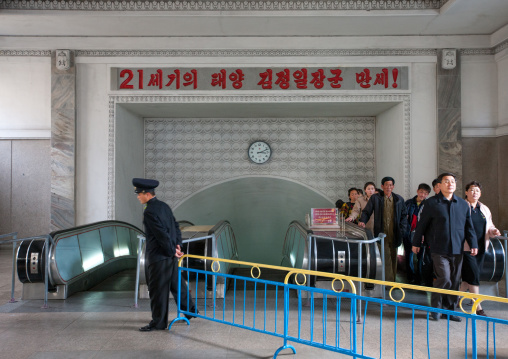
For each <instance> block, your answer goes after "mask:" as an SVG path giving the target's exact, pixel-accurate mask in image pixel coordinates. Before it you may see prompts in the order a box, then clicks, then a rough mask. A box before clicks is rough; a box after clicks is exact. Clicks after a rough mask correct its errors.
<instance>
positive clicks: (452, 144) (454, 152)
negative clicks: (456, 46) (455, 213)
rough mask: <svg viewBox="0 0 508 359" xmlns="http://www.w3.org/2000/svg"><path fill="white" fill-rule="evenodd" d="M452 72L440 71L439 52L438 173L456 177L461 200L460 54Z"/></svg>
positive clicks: (447, 70) (440, 57) (441, 69)
mask: <svg viewBox="0 0 508 359" xmlns="http://www.w3.org/2000/svg"><path fill="white" fill-rule="evenodd" d="M456 62H457V65H456V67H455V68H453V69H443V68H442V66H441V63H442V52H441V51H438V61H437V127H438V174H439V173H443V172H452V173H453V174H455V175H456V176H457V191H456V192H455V194H457V195H459V196H461V197H462V195H461V193H462V192H463V191H462V187H463V186H462V128H461V94H460V83H461V82H460V55H459V53H458V52H457V61H456Z"/></svg>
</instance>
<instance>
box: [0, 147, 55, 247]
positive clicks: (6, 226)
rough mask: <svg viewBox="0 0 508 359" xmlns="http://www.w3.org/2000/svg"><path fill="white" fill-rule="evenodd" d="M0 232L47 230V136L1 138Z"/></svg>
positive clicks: (20, 234)
mask: <svg viewBox="0 0 508 359" xmlns="http://www.w3.org/2000/svg"><path fill="white" fill-rule="evenodd" d="M0 153H1V156H0V186H1V188H2V190H1V191H0V234H5V233H10V232H18V238H19V237H27V236H36V235H41V234H47V233H49V230H50V228H49V224H50V201H51V167H50V141H49V140H0Z"/></svg>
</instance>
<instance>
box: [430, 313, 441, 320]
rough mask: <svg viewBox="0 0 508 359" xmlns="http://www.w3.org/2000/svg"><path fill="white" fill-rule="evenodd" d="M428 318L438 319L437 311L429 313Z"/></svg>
mask: <svg viewBox="0 0 508 359" xmlns="http://www.w3.org/2000/svg"><path fill="white" fill-rule="evenodd" d="M430 319H432V320H434V321H436V322H437V321H439V314H438V313H434V312H432V313H430Z"/></svg>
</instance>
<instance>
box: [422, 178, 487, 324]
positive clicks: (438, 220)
mask: <svg viewBox="0 0 508 359" xmlns="http://www.w3.org/2000/svg"><path fill="white" fill-rule="evenodd" d="M438 182H439V188H440V190H441V191H440V192H439V193H438V194H436V195H435V196H433V197H430V198H427V200H426V201H425V202H424V203H423V208H422V211H421V213H420V220H419V221H418V224H417V225H416V229H415V234H414V237H413V252H414V253H418V252H419V251H420V244H421V243H422V238H423V237H424V238H425V241H426V243H427V244H428V245H429V247H430V252H431V256H432V261H433V263H434V264H433V267H434V273H435V275H436V281H435V283H434V286H435V287H436V288H441V289H449V290H459V285H460V276H461V268H462V253H463V250H464V241H467V243H468V244H469V246H470V247H471V255H476V254H477V253H478V243H477V239H476V234H475V231H474V228H473V223H472V221H471V214H470V212H469V206H468V204H467V202H466V201H464V200H463V199H462V198H459V197H457V196H455V195H454V194H453V192H455V189H456V186H457V185H456V183H455V175H453V174H452V173H442V174H441V175H439V177H438ZM457 301H458V297H457V296H450V295H445V294H443V295H441V294H439V293H432V296H431V304H432V306H433V307H434V308H443V309H449V310H455V307H456V306H457ZM431 316H432V319H433V320H439V315H438V313H431ZM443 317H446V316H444V315H443ZM450 320H453V321H456V322H460V321H461V318H460V317H458V316H455V315H451V316H450Z"/></svg>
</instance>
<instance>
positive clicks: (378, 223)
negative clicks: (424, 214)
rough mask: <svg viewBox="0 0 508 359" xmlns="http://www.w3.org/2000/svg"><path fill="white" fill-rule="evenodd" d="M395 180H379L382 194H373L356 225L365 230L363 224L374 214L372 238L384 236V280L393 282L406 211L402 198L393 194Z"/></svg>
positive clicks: (403, 231)
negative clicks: (382, 234)
mask: <svg viewBox="0 0 508 359" xmlns="http://www.w3.org/2000/svg"><path fill="white" fill-rule="evenodd" d="M394 185H395V180H394V179H393V178H392V177H384V178H383V179H382V180H381V188H382V190H383V191H382V192H380V193H378V194H373V195H372V196H371V197H370V199H369V202H367V205H366V206H365V208H364V209H363V211H362V215H361V217H360V222H359V223H358V225H359V226H360V227H363V228H365V223H367V221H368V220H369V218H370V216H371V215H372V212H374V236H375V237H377V236H378V235H379V233H384V234H386V238H385V258H384V264H385V279H386V280H387V281H389V282H395V278H396V274H397V247H399V246H400V245H401V244H402V238H403V237H404V234H405V233H406V226H407V211H406V206H405V205H404V198H402V197H401V196H399V195H398V194H395V193H393V187H394Z"/></svg>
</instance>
